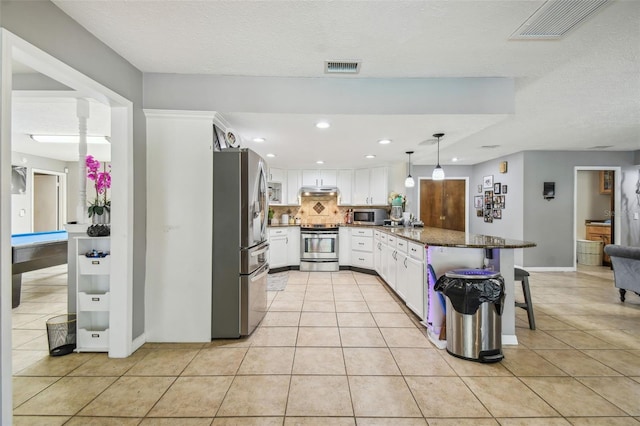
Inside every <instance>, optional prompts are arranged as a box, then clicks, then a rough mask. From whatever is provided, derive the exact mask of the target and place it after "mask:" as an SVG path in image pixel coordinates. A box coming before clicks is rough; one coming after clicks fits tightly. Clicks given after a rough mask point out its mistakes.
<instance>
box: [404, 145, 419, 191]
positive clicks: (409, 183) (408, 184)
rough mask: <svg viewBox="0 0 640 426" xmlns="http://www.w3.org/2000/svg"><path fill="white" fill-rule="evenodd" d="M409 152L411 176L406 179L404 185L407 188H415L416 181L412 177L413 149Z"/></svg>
mask: <svg viewBox="0 0 640 426" xmlns="http://www.w3.org/2000/svg"><path fill="white" fill-rule="evenodd" d="M407 154H409V176H407V178H406V179H405V180H404V186H405V187H407V188H413V187H414V186H416V181H414V180H413V178H412V177H411V154H413V151H407Z"/></svg>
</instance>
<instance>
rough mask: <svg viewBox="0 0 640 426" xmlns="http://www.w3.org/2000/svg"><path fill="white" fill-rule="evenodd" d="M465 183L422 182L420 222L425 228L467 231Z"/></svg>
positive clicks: (458, 181)
mask: <svg viewBox="0 0 640 426" xmlns="http://www.w3.org/2000/svg"><path fill="white" fill-rule="evenodd" d="M465 209H466V203H465V181H464V180H460V179H449V180H442V181H433V180H421V181H420V220H421V221H423V222H424V226H430V227H433V228H442V229H451V230H454V231H465Z"/></svg>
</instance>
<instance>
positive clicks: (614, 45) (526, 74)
mask: <svg viewBox="0 0 640 426" xmlns="http://www.w3.org/2000/svg"><path fill="white" fill-rule="evenodd" d="M54 3H55V4H56V5H58V7H60V8H61V9H62V10H63V11H64V12H65V13H67V14H68V15H69V16H71V17H72V18H73V19H75V20H76V21H77V22H79V23H80V24H81V25H82V26H84V27H85V28H86V29H87V30H88V31H90V32H91V33H93V34H94V35H95V36H96V37H98V38H99V39H100V40H102V41H103V42H104V43H106V44H107V45H109V46H110V47H111V48H113V49H114V50H115V51H116V52H117V53H118V54H120V55H121V56H123V57H124V58H125V59H127V60H128V61H130V62H131V63H132V64H133V65H134V66H136V67H137V68H139V69H140V70H142V71H143V72H145V73H184V74H212V75H232V76H276V77H309V78H334V77H332V76H327V75H325V74H324V73H323V63H324V61H325V60H347V59H357V60H361V61H362V67H361V72H360V74H359V75H357V76H350V77H347V78H354V79H365V78H382V77H384V78H390V79H397V81H398V82H399V81H402V79H406V78H427V77H428V78H439V77H511V78H514V79H515V81H516V93H515V114H513V115H509V116H500V115H491V116H461V115H457V116H456V115H451V116H425V115H410V114H408V115H404V116H385V117H380V116H367V115H357V114H354V115H335V114H332V111H325V116H324V117H323V118H327V117H330V118H331V120H332V123H333V124H334V126H333V127H332V128H331V129H330V130H331V132H332V133H331V139H330V140H327V139H326V138H325V139H322V140H321V139H318V137H317V134H318V132H317V129H315V128H314V127H313V126H312V125H310V124H312V123H313V122H314V121H315V120H311V118H312V117H306V116H304V115H289V114H287V115H284V114H282V115H270V114H255V113H247V111H221V112H222V113H223V115H224V117H225V118H227V120H228V121H229V122H230V123H231V125H232V126H233V127H234V128H235V129H236V130H238V131H239V132H240V134H241V135H242V136H243V137H245V138H248V137H249V136H251V137H253V136H254V135H257V134H261V135H263V136H264V137H266V138H267V142H265V143H263V144H260V145H258V144H255V143H253V142H247V143H246V144H245V145H246V146H251V147H252V148H254V149H256V150H257V151H258V152H259V153H261V154H263V155H264V154H266V153H267V152H274V153H276V154H278V157H276V159H275V160H273V161H270V163H272V164H274V165H281V166H287V165H290V162H291V159H292V158H301V157H302V156H307V158H308V156H309V155H310V154H311V155H313V156H318V157H320V156H323V157H326V158H322V159H324V160H325V161H327V158H329V156H336V157H339V158H340V160H341V162H343V163H346V164H350V165H352V166H354V167H357V166H363V165H366V164H370V160H365V159H364V155H365V154H368V153H373V154H376V155H378V157H377V158H376V160H374V161H376V162H377V163H380V162H393V161H400V160H401V159H403V157H406V156H405V154H404V151H406V150H408V149H412V150H415V151H416V155H415V157H414V159H415V162H417V163H422V164H433V163H435V159H434V153H435V148H434V147H433V146H432V145H419V142H421V141H424V140H425V139H430V138H431V137H432V136H431V135H432V134H433V133H436V132H444V133H446V135H447V136H445V138H444V139H443V143H442V146H441V149H442V151H441V152H442V155H441V163H443V164H444V165H446V164H451V161H450V159H451V157H453V156H456V157H459V158H460V159H461V161H460V163H462V164H475V163H478V162H481V161H485V160H488V159H491V158H495V157H498V156H502V155H507V154H510V153H513V152H518V151H522V150H532V149H533V150H537V149H542V150H582V149H589V148H592V147H594V146H600V145H612V148H608V149H609V150H625V151H626V150H637V149H640V2H639V1H634V0H615V1H611V2H610V4H609V5H607V6H605V7H604V8H602V9H601V10H600V11H598V12H597V13H596V14H595V15H594V16H593V17H591V18H590V19H588V20H587V21H586V22H584V23H583V24H582V25H580V26H579V27H578V28H576V29H574V30H573V31H572V32H570V33H569V34H568V35H567V36H565V37H564V38H563V39H561V40H558V41H515V40H509V36H510V35H511V34H512V33H513V32H514V31H515V30H516V29H517V28H518V27H519V26H520V25H521V24H522V23H523V22H525V21H526V20H527V19H528V18H529V17H530V16H531V15H532V14H533V13H534V12H535V11H536V10H538V9H539V8H540V7H541V6H542V5H543V4H544V1H512V0H502V1H488V0H474V1H456V0H450V1H402V0H394V1H367V0H365V1H313V0H311V1H213V0H211V1H108V2H93V1H72V0H54ZM390 85H391V88H392V86H393V82H390ZM309 102H314V99H309ZM307 119H309V120H308V121H310V122H311V123H308V122H307ZM26 127H28V126H26ZM27 130H28V129H25V131H27ZM383 137H388V138H391V139H393V140H394V143H393V144H391V145H388V146H386V147H381V146H379V145H377V144H376V141H377V140H378V139H380V138H383ZM494 144H498V145H500V147H498V148H495V149H491V150H487V149H482V148H480V147H481V146H482V145H494ZM314 159H320V158H314ZM279 162H281V164H279ZM327 163H329V162H327ZM327 166H329V164H327Z"/></svg>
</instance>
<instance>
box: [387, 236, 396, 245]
mask: <svg viewBox="0 0 640 426" xmlns="http://www.w3.org/2000/svg"><path fill="white" fill-rule="evenodd" d="M397 240H398V237H396V236H395V235H387V245H388V246H389V247H391V248H396V241H397Z"/></svg>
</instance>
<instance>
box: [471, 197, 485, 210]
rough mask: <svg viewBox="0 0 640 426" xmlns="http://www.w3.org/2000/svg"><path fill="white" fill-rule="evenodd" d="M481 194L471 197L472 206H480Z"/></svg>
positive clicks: (479, 207)
mask: <svg viewBox="0 0 640 426" xmlns="http://www.w3.org/2000/svg"><path fill="white" fill-rule="evenodd" d="M482 204H483V203H482V195H476V196H475V197H473V206H474V207H475V208H476V209H481V208H482Z"/></svg>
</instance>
